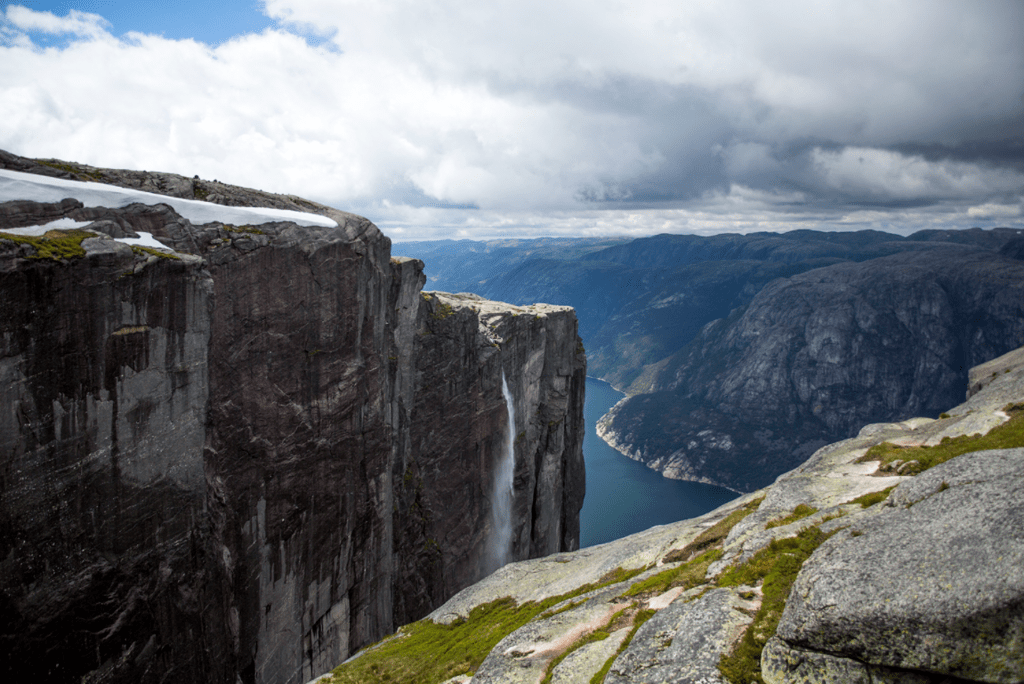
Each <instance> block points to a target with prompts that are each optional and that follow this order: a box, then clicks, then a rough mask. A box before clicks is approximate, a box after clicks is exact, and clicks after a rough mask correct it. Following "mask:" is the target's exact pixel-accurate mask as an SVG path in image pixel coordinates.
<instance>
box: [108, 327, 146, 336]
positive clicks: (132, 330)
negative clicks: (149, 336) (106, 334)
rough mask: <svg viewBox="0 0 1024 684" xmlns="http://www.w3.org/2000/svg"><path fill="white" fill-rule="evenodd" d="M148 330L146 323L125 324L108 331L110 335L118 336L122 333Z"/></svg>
mask: <svg viewBox="0 0 1024 684" xmlns="http://www.w3.org/2000/svg"><path fill="white" fill-rule="evenodd" d="M148 330H149V326H148V325H126V326H124V327H123V328H119V329H118V330H115V331H114V332H112V333H110V334H111V336H114V337H120V336H123V335H134V334H135V333H144V332H147V331H148Z"/></svg>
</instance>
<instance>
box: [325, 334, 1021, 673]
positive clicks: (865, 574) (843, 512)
mask: <svg viewBox="0 0 1024 684" xmlns="http://www.w3.org/2000/svg"><path fill="white" fill-rule="evenodd" d="M973 378H974V383H973V390H972V392H973V394H972V395H971V396H970V398H969V399H968V400H967V401H966V402H965V403H962V404H960V405H959V406H957V407H955V408H953V409H950V410H949V412H948V413H945V414H943V416H942V417H941V418H939V419H930V418H915V419H911V420H907V421H904V422H901V423H890V424H871V425H867V426H865V427H863V428H862V429H861V430H860V432H859V434H858V435H857V436H856V437H854V438H851V439H848V440H845V441H842V442H838V443H835V444H831V445H829V446H826V447H823V448H822V449H819V450H818V451H817V452H815V454H814V455H813V456H812V457H811V458H810V459H809V460H807V461H806V462H805V463H804V464H802V465H800V466H799V467H797V468H796V469H794V470H792V471H790V472H788V473H786V474H784V475H782V476H781V477H779V478H778V480H777V481H776V482H775V483H774V484H772V485H770V486H768V487H766V488H764V489H761V490H759V491H756V492H752V493H750V494H747V495H745V496H743V497H741V498H739V499H737V500H735V501H733V502H730V503H729V504H726V505H725V506H722V507H721V508H719V509H717V510H715V511H712V512H710V513H708V514H707V515H704V516H702V517H700V518H697V519H693V520H687V521H683V522H679V523H675V524H672V525H666V526H662V527H655V528H652V529H650V530H648V531H646V532H642V533H639V534H636V535H632V536H630V537H626V538H623V539H620V540H618V541H614V542H610V543H608V544H604V545H601V546H596V547H590V548H587V549H583V550H580V551H576V552H572V553H562V554H556V555H553V556H549V557H546V558H541V559H537V560H530V561H523V562H519V563H514V564H511V565H508V566H506V567H504V568H502V569H501V570H500V571H499V572H497V573H495V574H493V575H491V576H490V577H488V578H486V579H484V580H483V581H481V582H478V583H477V584H475V585H473V586H471V587H469V588H467V589H464V590H463V591H461V592H460V593H459V594H457V595H456V596H455V597H453V598H452V599H451V600H450V601H448V602H447V603H445V604H444V605H443V606H441V607H440V608H438V609H437V610H435V611H434V612H433V613H432V614H431V615H430V616H429V617H428V619H426V620H424V621H421V622H419V623H415V624H412V625H408V626H406V627H404V628H402V629H401V630H400V631H399V632H398V633H397V634H396V635H395V636H394V637H392V638H391V639H389V640H385V641H384V642H382V643H381V644H378V645H376V646H374V647H372V648H370V649H367V650H365V651H363V652H361V653H360V654H358V655H357V656H356V657H354V658H353V659H351V660H350V661H348V662H347V663H345V664H344V665H343V666H341V667H339V668H338V669H336V670H335V671H334V673H333V674H332V675H331V676H329V677H325V678H324V679H322V680H321V682H324V683H326V682H336V683H340V682H357V681H417V682H448V683H449V684H454V683H456V682H461V683H465V682H472V683H473V684H481V683H482V682H503V683H514V682H531V683H533V682H541V681H544V682H555V683H558V682H562V683H576V682H593V683H598V684H600V683H601V682H617V683H622V684H625V683H627V682H628V683H634V682H635V683H639V682H644V683H651V684H653V683H656V682H680V683H684V684H685V683H689V684H698V683H701V684H714V683H721V682H732V683H734V684H739V683H740V682H742V683H744V684H746V683H748V682H752V681H755V682H769V683H771V684H782V683H787V684H788V683H796V682H819V683H822V684H825V683H835V684H841V683H842V684H845V683H849V682H864V683H865V684H867V683H868V682H889V683H891V684H911V683H913V684H918V683H921V684H929V683H930V684H939V683H940V682H1006V683H1009V682H1024V639H1022V635H1024V610H1022V608H1024V574H1022V573H1021V572H1020V569H1021V567H1024V532H1022V530H1024V527H1022V525H1021V522H1022V521H1024V349H1020V350H1017V351H1016V352H1013V353H1011V354H1009V355H1007V356H1004V357H1001V358H999V359H996V360H993V361H991V362H989V363H987V364H984V365H982V366H980V367H977V368H976V369H975V371H974V373H973ZM388 677H391V678H392V679H388Z"/></svg>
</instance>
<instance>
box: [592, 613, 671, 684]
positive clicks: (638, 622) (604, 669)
mask: <svg viewBox="0 0 1024 684" xmlns="http://www.w3.org/2000/svg"><path fill="white" fill-rule="evenodd" d="M656 612H657V611H655V610H649V609H648V610H641V611H639V612H637V614H636V617H634V618H633V628H632V629H631V630H630V631H629V635H628V636H626V638H625V639H623V641H622V644H620V645H619V648H618V650H617V651H615V655H613V656H612V657H611V658H609V659H608V660H606V661H605V663H604V665H603V666H601V669H600V670H598V671H597V673H595V674H594V676H593V677H591V678H590V684H602V682H604V678H605V677H607V676H608V672H609V670H611V669H612V665H613V664H614V663H615V659H616V658H618V657H619V656H620V655H621V654H622V652H623V651H625V650H626V648H628V647H629V644H630V643H631V642H632V641H633V637H634V636H636V632H637V630H638V629H640V628H641V627H642V626H643V624H644V623H645V622H647V621H648V620H650V619H651V618H652V617H653V616H654V614H655V613H656Z"/></svg>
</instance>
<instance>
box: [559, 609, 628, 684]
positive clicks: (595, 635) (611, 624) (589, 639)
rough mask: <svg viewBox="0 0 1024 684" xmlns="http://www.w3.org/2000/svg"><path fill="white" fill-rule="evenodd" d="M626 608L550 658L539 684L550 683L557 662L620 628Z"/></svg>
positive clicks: (605, 637)
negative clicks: (553, 657) (559, 653)
mask: <svg viewBox="0 0 1024 684" xmlns="http://www.w3.org/2000/svg"><path fill="white" fill-rule="evenodd" d="M627 610H629V607H628V606H627V607H626V608H623V609H622V610H620V611H618V612H616V613H615V614H614V615H612V616H611V617H610V618H609V619H608V622H606V623H605V624H604V625H603V626H602V627H599V628H597V629H595V630H594V631H593V632H591V633H590V634H586V635H584V636H583V637H581V638H579V639H577V640H576V641H575V642H574V643H573V645H572V646H570V647H569V648H567V649H565V651H563V652H562V653H561V655H559V656H558V657H557V658H555V659H554V660H552V661H551V664H549V665H548V669H547V671H545V673H544V679H542V680H541V684H550V682H551V675H552V673H553V672H554V671H555V668H556V667H558V664H559V663H560V662H562V661H563V660H565V659H566V658H568V657H569V656H570V655H571V654H572V653H574V652H575V651H578V650H580V649H581V648H583V647H584V646H586V645H587V644H592V643H594V642H596V641H604V640H605V639H607V638H608V637H610V636H611V635H612V632H614V631H615V630H617V629H621V628H622V627H621V626H620V624H621V623H622V622H623V616H624V615H625V614H626V611H627Z"/></svg>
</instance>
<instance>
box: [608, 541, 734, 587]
mask: <svg viewBox="0 0 1024 684" xmlns="http://www.w3.org/2000/svg"><path fill="white" fill-rule="evenodd" d="M721 557H722V550H721V549H711V550H710V551H706V552H704V553H702V554H701V555H699V556H697V557H696V558H694V559H692V560H690V561H687V562H686V563H683V564H682V565H680V566H677V567H674V568H669V569H668V570H663V571H662V572H659V573H658V574H656V575H651V576H650V577H648V578H647V579H645V580H643V581H641V582H637V583H636V584H634V585H633V586H631V587H630V588H629V589H627V590H626V591H625V592H623V594H622V597H623V598H629V597H630V596H639V595H654V594H661V593H664V592H666V591H668V590H669V589H671V588H673V587H683V588H684V589H692V588H693V587H696V586H697V585H699V584H703V583H704V581H705V579H704V578H705V576H706V575H707V573H708V567H710V566H711V564H712V563H714V562H715V561H716V560H718V559H719V558H721Z"/></svg>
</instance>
